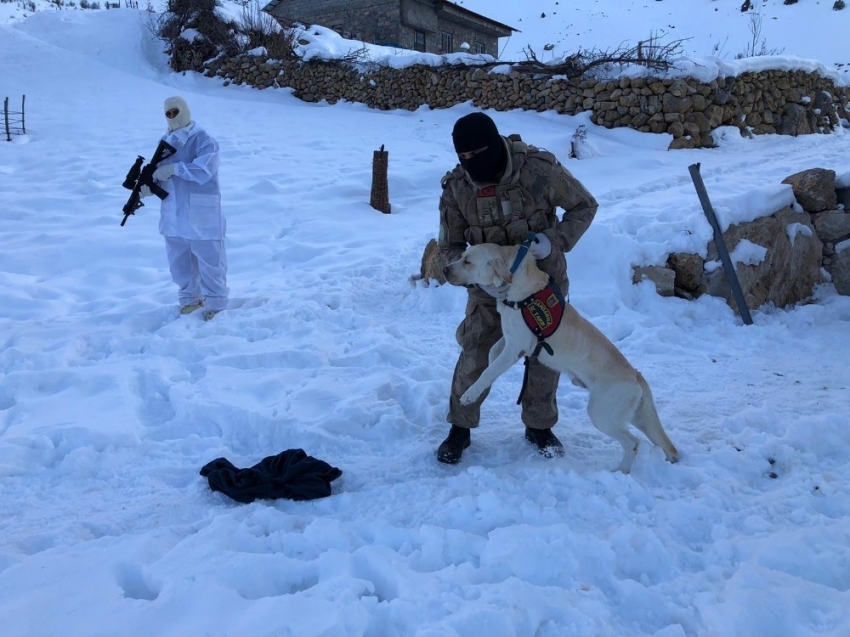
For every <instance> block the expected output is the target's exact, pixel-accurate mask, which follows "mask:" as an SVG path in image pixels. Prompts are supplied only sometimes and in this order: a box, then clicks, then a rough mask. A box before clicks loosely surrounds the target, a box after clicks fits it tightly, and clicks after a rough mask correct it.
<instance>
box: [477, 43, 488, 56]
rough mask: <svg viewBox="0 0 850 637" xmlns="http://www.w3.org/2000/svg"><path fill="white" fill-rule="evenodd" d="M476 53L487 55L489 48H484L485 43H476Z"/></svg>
mask: <svg viewBox="0 0 850 637" xmlns="http://www.w3.org/2000/svg"><path fill="white" fill-rule="evenodd" d="M475 52H476V53H479V54H481V55H483V54H484V53H487V47H486V46H484V43H483V42H476V43H475Z"/></svg>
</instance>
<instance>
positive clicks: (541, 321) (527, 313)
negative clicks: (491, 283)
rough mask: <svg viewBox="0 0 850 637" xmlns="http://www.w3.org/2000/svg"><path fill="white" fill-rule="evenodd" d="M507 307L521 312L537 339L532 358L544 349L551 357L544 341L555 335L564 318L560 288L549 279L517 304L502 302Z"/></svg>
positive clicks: (550, 352) (550, 350) (562, 296)
mask: <svg viewBox="0 0 850 637" xmlns="http://www.w3.org/2000/svg"><path fill="white" fill-rule="evenodd" d="M502 303H504V304H505V305H507V306H508V307H511V308H514V309H519V310H521V311H522V318H523V319H524V320H525V324H526V325H527V326H528V329H530V330H531V331H532V333H533V334H534V335H535V336H536V337H537V347H536V348H534V353H533V354H532V356H537V355H538V354H540V350H541V349H545V350H546V353H547V354H549V356H552V355H553V353H554V352H553V351H552V347H551V345H549V344H548V343H547V342H546V339H547V338H549V337H550V336H552V334H554V333H555V330H557V329H558V326H559V325H560V324H561V319H562V318H563V317H564V305H565V304H566V301H565V300H564V295H563V294H562V293H561V288H559V287H558V284H557V283H555V281H554V280H553V279H552V278H551V277H550V278H549V285H547V286H546V287H545V288H543V289H542V290H540V291H539V292H536V293H534V294H532V295H531V296H529V297H528V298H527V299H524V300H522V301H519V302H516V303H515V302H513V301H507V300H504V301H502Z"/></svg>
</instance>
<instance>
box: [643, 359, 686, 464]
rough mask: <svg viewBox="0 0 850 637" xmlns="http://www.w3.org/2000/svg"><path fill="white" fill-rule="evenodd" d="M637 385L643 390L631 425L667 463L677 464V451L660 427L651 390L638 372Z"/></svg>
mask: <svg viewBox="0 0 850 637" xmlns="http://www.w3.org/2000/svg"><path fill="white" fill-rule="evenodd" d="M638 383H639V384H640V386H641V389H643V394H642V395H641V397H640V403H638V407H637V409H636V410H635V416H634V422H632V424H633V425H634V426H635V427H637V428H638V429H640V430H641V431H642V432H643V433H644V434H645V435H646V437H647V438H649V439H650V440H651V441H652V443H653V444H654V445H656V446H658V447H661V449H662V450H663V451H664V455H665V456H667V460H668V461H669V462H678V461H679V450H678V449H676V446H675V445H674V444H673V441H672V440H670V438H669V437H668V436H667V432H666V431H664V427H663V426H662V425H661V419H660V418H659V417H658V410H657V409H656V408H655V400H654V399H653V398H652V390H651V389H650V388H649V384H648V383H647V382H646V381H645V380H644V378H643V376H642V375H641V374H640V372H638Z"/></svg>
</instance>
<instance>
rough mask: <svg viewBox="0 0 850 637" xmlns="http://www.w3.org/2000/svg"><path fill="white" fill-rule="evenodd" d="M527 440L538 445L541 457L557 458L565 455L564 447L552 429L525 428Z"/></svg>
mask: <svg viewBox="0 0 850 637" xmlns="http://www.w3.org/2000/svg"><path fill="white" fill-rule="evenodd" d="M525 439H526V440H528V442H533V443H534V444H535V445H537V450H538V451H539V452H540V455H542V456H546V457H547V458H555V457H560V456H563V455H564V445H562V444H561V441H560V440H558V439H557V438H556V437H555V434H553V433H552V430H551V429H532V428H531V427H526V428H525Z"/></svg>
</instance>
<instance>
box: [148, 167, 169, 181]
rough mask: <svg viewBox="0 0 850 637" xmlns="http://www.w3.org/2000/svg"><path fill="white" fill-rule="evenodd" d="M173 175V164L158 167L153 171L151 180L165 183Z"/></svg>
mask: <svg viewBox="0 0 850 637" xmlns="http://www.w3.org/2000/svg"><path fill="white" fill-rule="evenodd" d="M173 174H174V164H165V165H164V166H159V167H158V168H157V169H156V170H155V171H153V178H154V179H156V180H157V181H167V180H168V179H169V178H170V177H171V175H173Z"/></svg>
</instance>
